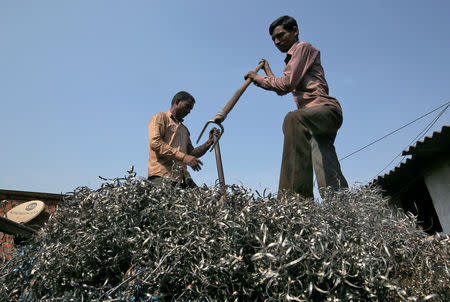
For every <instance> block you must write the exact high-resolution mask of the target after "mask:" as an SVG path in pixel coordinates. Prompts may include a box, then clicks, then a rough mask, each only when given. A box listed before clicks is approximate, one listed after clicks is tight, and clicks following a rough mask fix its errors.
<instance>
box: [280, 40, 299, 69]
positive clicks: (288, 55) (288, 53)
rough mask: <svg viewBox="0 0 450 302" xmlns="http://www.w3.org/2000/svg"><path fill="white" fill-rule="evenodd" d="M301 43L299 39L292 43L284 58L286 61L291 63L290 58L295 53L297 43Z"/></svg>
mask: <svg viewBox="0 0 450 302" xmlns="http://www.w3.org/2000/svg"><path fill="white" fill-rule="evenodd" d="M298 43H300V42H299V41H297V42H295V43H294V44H292V46H291V48H289V50H288V51H287V53H286V58H285V59H284V63H286V64H287V63H289V60H290V59H291V57H292V54H293V53H294V49H295V47H296V46H297V44H298Z"/></svg>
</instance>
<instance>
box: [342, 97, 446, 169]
mask: <svg viewBox="0 0 450 302" xmlns="http://www.w3.org/2000/svg"><path fill="white" fill-rule="evenodd" d="M449 104H450V102H446V103H445V104H443V105H441V106H439V107H437V108H435V109H433V110H431V111H430V112H428V113H425V114H424V115H422V116H420V117H418V118H416V119H415V120H413V121H411V122H409V123H407V124H405V125H403V126H401V127H400V128H398V129H396V130H394V131H392V132H390V133H388V134H386V135H384V136H383V137H380V138H379V139H377V140H375V141H373V142H371V143H369V144H367V145H365V146H364V147H361V148H359V149H358V150H356V151H354V152H352V153H350V154H348V155H346V156H344V157H343V158H340V159H339V161H343V160H344V159H347V158H349V157H350V156H352V155H354V154H356V153H358V152H360V151H362V150H364V149H366V148H368V147H370V146H372V145H373V144H375V143H377V142H379V141H381V140H382V139H384V138H386V137H388V136H390V135H392V134H394V133H395V132H398V131H400V130H402V129H403V128H405V127H407V126H409V125H411V124H412V123H414V122H417V121H418V120H420V119H422V118H424V117H426V116H427V115H430V114H431V113H433V112H435V111H436V110H438V109H440V108H442V107H444V106H447V107H446V108H445V109H444V110H443V112H444V111H445V110H446V109H447V108H448V106H449ZM443 112H442V113H443ZM441 115H442V114H441Z"/></svg>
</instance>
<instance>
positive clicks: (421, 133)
mask: <svg viewBox="0 0 450 302" xmlns="http://www.w3.org/2000/svg"><path fill="white" fill-rule="evenodd" d="M449 104H450V102H448V103H447V106H446V107H445V108H444V109H443V110H442V111H441V112H439V114H438V115H437V116H436V117H435V118H434V119H433V120H432V121H431V122H430V123H429V124H428V125H427V126H426V127H425V129H424V130H422V131H421V132H420V133H419V134H418V135H417V136H416V137H415V138H413V139H412V141H411V142H410V143H409V144H408V145H407V146H406V147H405V148H403V149H402V150H406V149H407V148H408V147H409V146H411V145H412V144H413V143H414V142H416V141H417V140H419V138H420V137H422V136H423V135H425V133H427V132H428V130H430V129H431V127H433V125H434V124H435V123H436V122H437V121H438V119H439V118H440V117H441V116H442V114H444V112H445V110H447V108H448V107H449V106H450V105H449ZM444 106H445V104H444ZM441 107H442V106H441ZM441 107H439V108H441ZM402 152H403V151H402ZM402 152H400V153H399V154H398V155H397V156H395V157H394V159H393V160H391V161H390V162H389V163H388V164H387V165H386V166H385V167H384V168H383V169H381V171H380V172H378V173H377V175H375V177H372V179H374V178H376V177H377V176H378V175H380V174H381V173H382V172H383V171H384V170H385V169H386V168H387V167H389V166H390V164H392V163H393V162H394V161H395V160H396V159H397V158H398V157H400V156H401V155H402ZM403 158H405V156H403ZM403 158H402V159H401V160H400V162H401V161H402V160H403Z"/></svg>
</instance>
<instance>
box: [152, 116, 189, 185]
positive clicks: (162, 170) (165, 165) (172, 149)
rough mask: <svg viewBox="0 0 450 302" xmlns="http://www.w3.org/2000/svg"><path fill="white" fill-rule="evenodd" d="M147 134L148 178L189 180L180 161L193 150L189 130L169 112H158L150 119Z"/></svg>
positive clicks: (185, 169)
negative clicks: (181, 178) (182, 178)
mask: <svg viewBox="0 0 450 302" xmlns="http://www.w3.org/2000/svg"><path fill="white" fill-rule="evenodd" d="M148 132H149V148H148V150H149V157H148V176H149V177H150V176H161V177H168V178H173V179H176V180H177V179H179V177H184V178H185V179H187V178H191V176H190V174H189V172H188V171H187V168H186V165H185V164H183V163H182V161H183V158H184V156H185V155H186V154H191V152H192V150H193V149H194V148H193V146H192V143H191V139H190V133H189V130H188V129H187V128H186V126H185V125H183V123H182V121H177V120H176V119H175V117H174V116H173V115H172V112H170V110H169V111H167V112H159V113H157V114H155V115H154V116H153V117H152V118H151V119H150V122H149V125H148Z"/></svg>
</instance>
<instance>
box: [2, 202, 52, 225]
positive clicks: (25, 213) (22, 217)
mask: <svg viewBox="0 0 450 302" xmlns="http://www.w3.org/2000/svg"><path fill="white" fill-rule="evenodd" d="M44 208H45V204H44V203H43V202H42V201H40V200H32V201H27V202H24V203H21V204H19V205H18V206H15V207H14V208H12V209H11V210H9V211H8V212H7V213H6V218H8V219H10V220H12V221H14V222H17V223H21V222H28V221H30V220H32V219H33V218H35V217H37V216H38V215H39V214H40V213H41V212H42V211H43V210H44Z"/></svg>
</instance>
